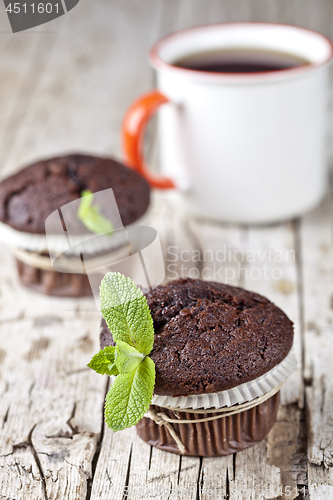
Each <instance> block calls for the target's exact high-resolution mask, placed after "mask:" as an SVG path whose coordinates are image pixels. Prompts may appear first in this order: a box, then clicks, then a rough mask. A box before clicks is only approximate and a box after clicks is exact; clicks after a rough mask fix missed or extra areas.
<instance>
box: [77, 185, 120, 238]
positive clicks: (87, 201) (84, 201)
mask: <svg viewBox="0 0 333 500" xmlns="http://www.w3.org/2000/svg"><path fill="white" fill-rule="evenodd" d="M93 199H94V195H93V193H92V191H82V192H81V202H80V206H79V209H78V212H77V216H78V219H80V221H81V222H82V223H83V224H84V225H85V226H86V228H87V229H89V231H91V232H92V233H97V234H107V233H112V231H113V226H112V223H111V221H109V220H108V219H107V218H106V217H104V215H103V214H101V212H100V209H99V207H98V206H96V205H93V204H92V203H93Z"/></svg>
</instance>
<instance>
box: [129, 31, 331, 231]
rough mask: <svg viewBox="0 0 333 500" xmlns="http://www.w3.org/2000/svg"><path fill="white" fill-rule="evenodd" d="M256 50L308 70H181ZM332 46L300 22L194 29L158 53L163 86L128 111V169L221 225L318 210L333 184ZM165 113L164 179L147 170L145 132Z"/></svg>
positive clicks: (154, 57) (154, 56) (154, 55)
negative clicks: (332, 152)
mask: <svg viewBox="0 0 333 500" xmlns="http://www.w3.org/2000/svg"><path fill="white" fill-rule="evenodd" d="M240 48H242V49H243V48H245V49H255V50H264V51H270V52H272V53H284V54H290V55H292V56H296V57H299V58H301V59H303V60H306V61H307V64H304V65H301V66H297V67H292V68H288V69H282V70H279V71H262V72H257V73H223V72H221V73H211V72H207V71H199V70H193V69H186V68H183V67H178V66H175V65H174V63H175V61H177V60H179V59H182V58H184V57H187V56H190V55H193V54H196V53H199V52H203V51H208V52H209V51H216V50H219V49H222V50H223V49H228V50H229V49H240ZM332 54H333V49H332V43H331V42H330V41H329V40H328V39H327V38H326V37H324V36H323V35H321V34H319V33H316V32H314V31H310V30H308V29H304V28H300V27H297V26H288V25H282V24H266V23H230V24H229V23H228V24H217V25H207V26H201V27H195V28H191V29H187V30H184V31H180V32H177V33H174V34H171V35H169V36H167V37H165V38H163V39H161V40H160V41H158V42H157V43H156V44H155V45H154V46H153V48H152V49H151V52H150V62H151V64H152V66H153V67H154V68H155V70H156V72H157V90H154V91H152V92H149V93H147V94H145V95H143V96H142V97H140V98H139V99H138V100H137V101H136V102H134V103H133V105H132V106H131V107H130V108H129V110H128V111H127V113H126V115H125V118H124V121H123V128H122V142H123V150H124V154H125V161H126V162H127V164H128V165H129V166H130V167H132V168H134V169H136V170H137V171H138V172H140V173H141V174H142V175H143V176H144V177H146V179H147V180H148V181H149V183H150V184H151V186H153V187H156V188H161V189H166V188H168V189H169V188H172V189H176V190H177V191H178V192H179V199H180V201H181V204H182V206H183V207H184V208H185V209H186V211H187V212H189V213H191V214H195V215H199V216H206V217H209V218H213V219H218V220H222V221H231V222H240V223H266V222H274V221H278V220H281V219H287V218H291V217H297V216H299V215H301V214H303V213H304V212H306V211H308V210H310V209H311V208H312V207H314V206H315V205H317V204H318V203H319V201H320V200H321V199H322V197H323V195H324V194H325V188H326V185H327V177H326V176H327V172H326V169H327V154H326V153H327V151H326V150H327V144H326V143H327V122H328V120H327V118H328V113H327V104H328V67H329V62H330V61H331V59H332ZM160 106H161V108H160V112H159V116H158V119H159V124H158V125H159V126H158V141H159V153H160V165H161V175H160V176H158V175H156V174H153V173H151V172H150V171H149V168H148V166H147V165H146V163H145V160H144V155H143V142H144V132H145V128H146V125H147V123H148V121H149V119H150V117H151V116H152V115H153V114H154V113H155V112H156V110H157V109H159V107H160Z"/></svg>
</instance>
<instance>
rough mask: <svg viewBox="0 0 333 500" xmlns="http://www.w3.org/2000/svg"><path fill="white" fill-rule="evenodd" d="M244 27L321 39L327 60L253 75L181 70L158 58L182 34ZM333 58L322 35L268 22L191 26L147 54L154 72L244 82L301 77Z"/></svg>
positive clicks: (170, 36)
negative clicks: (270, 28) (283, 29)
mask: <svg viewBox="0 0 333 500" xmlns="http://www.w3.org/2000/svg"><path fill="white" fill-rule="evenodd" d="M246 25H251V26H255V25H257V26H278V27H287V28H293V29H295V30H297V31H304V32H308V33H312V34H315V35H317V36H319V37H321V38H322V39H323V40H324V41H325V42H326V43H327V44H328V45H329V48H330V52H329V55H328V56H327V58H326V59H325V60H324V61H322V62H319V63H316V62H309V64H305V65H302V66H297V67H293V68H287V69H282V70H278V71H260V72H253V73H250V72H249V73H223V72H214V73H211V72H208V71H199V70H193V69H188V68H181V67H179V66H174V65H173V64H171V63H168V62H166V61H164V60H163V59H161V57H160V56H159V53H160V51H161V49H163V47H164V46H165V45H167V44H168V43H169V42H170V41H171V40H173V39H175V38H179V37H182V36H183V35H184V34H185V35H186V34H188V33H189V32H193V31H202V30H203V29H209V28H216V27H219V26H220V27H223V26H246ZM332 58H333V43H332V41H331V40H330V39H329V38H328V37H326V36H325V35H323V34H322V33H318V32H317V31H314V30H311V29H309V28H303V27H301V26H295V25H292V24H283V23H268V22H236V23H234V22H230V23H214V24H203V25H199V26H193V27H191V28H186V29H183V30H180V31H175V32H173V33H170V34H169V35H166V36H164V37H163V38H160V39H159V40H158V41H157V42H156V43H155V44H154V45H153V46H152V48H151V50H150V52H149V60H150V63H151V64H152V66H153V67H154V68H155V69H156V70H163V69H164V70H165V69H168V70H172V71H173V72H175V73H177V74H179V75H187V76H192V77H194V78H195V77H196V78H200V79H201V80H202V79H204V80H211V81H217V80H218V81H224V80H225V81H230V80H233V81H244V80H253V79H259V80H260V79H261V78H264V79H267V78H268V79H278V78H281V77H282V78H283V77H288V76H297V75H301V74H303V73H307V72H309V71H311V70H313V69H317V68H320V67H322V66H325V65H327V64H328V63H329V62H330V61H331V60H332Z"/></svg>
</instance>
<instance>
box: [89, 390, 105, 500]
mask: <svg viewBox="0 0 333 500" xmlns="http://www.w3.org/2000/svg"><path fill="white" fill-rule="evenodd" d="M109 382H110V381H109V380H107V382H106V384H105V391H104V398H103V403H102V422H101V430H100V435H99V438H98V441H97V443H96V449H95V453H94V456H93V458H92V461H91V477H90V479H89V478H88V480H87V495H86V500H90V498H91V493H92V485H93V481H94V477H95V473H96V468H97V463H98V459H99V456H100V453H101V448H102V443H103V437H104V430H105V422H104V401H105V397H106V394H107V392H108V390H109ZM106 472H107V475H108V471H107V470H106ZM110 481H111V479H110Z"/></svg>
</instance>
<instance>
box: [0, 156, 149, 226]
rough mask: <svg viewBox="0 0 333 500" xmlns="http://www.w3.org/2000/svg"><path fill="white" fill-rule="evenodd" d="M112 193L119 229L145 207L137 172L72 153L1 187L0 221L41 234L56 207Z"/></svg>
mask: <svg viewBox="0 0 333 500" xmlns="http://www.w3.org/2000/svg"><path fill="white" fill-rule="evenodd" d="M108 188H112V189H113V192H114V195H115V198H116V202H117V205H118V209H119V213H120V217H121V219H122V222H123V225H124V226H127V225H128V224H131V223H132V222H134V221H136V220H137V219H139V217H141V216H142V215H143V214H144V213H145V211H146V210H147V208H148V205H149V195H150V188H149V185H148V183H147V181H146V180H145V179H144V178H143V177H141V176H140V175H139V174H138V173H137V172H135V171H134V170H131V169H129V168H127V167H125V165H122V164H121V163H118V162H117V161H115V160H113V159H111V158H97V157H94V156H88V155H81V154H71V155H67V156H59V157H57V158H50V159H47V160H42V161H39V162H37V163H34V164H33V165H30V166H28V167H26V168H24V169H23V170H21V171H20V172H18V173H17V174H14V175H11V176H10V177H8V178H7V179H5V180H3V181H2V182H1V183H0V221H1V222H3V223H4V224H8V225H9V226H11V227H12V228H14V229H17V230H19V231H24V232H29V233H37V234H44V233H45V220H46V219H47V217H48V216H49V215H50V214H51V213H52V212H54V210H57V209H58V208H60V207H62V206H63V205H66V204H67V203H69V202H71V201H73V200H76V199H78V198H80V194H81V192H82V191H85V190H89V191H92V192H93V193H95V192H97V191H102V190H103V189H108Z"/></svg>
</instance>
